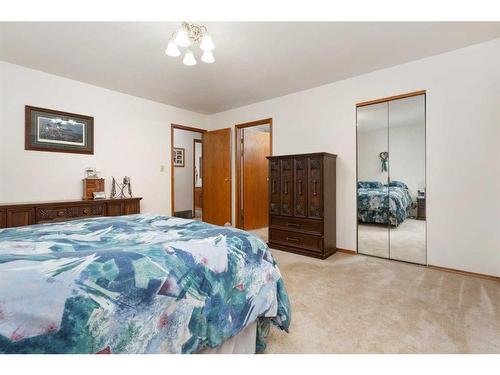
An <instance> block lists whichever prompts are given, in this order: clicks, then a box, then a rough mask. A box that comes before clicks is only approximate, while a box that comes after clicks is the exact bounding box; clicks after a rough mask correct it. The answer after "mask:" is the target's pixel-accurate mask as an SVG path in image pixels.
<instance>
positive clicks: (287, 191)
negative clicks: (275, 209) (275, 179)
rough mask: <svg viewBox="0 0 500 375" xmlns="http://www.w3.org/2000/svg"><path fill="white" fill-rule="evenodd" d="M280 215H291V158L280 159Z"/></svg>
mask: <svg viewBox="0 0 500 375" xmlns="http://www.w3.org/2000/svg"><path fill="white" fill-rule="evenodd" d="M280 175H281V215H284V216H292V215H293V169H292V158H283V159H281V170H280Z"/></svg>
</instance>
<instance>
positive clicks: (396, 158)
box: [357, 93, 427, 264]
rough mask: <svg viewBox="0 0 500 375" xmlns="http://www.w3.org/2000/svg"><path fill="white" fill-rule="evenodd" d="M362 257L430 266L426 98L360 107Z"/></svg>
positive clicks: (358, 128)
mask: <svg viewBox="0 0 500 375" xmlns="http://www.w3.org/2000/svg"><path fill="white" fill-rule="evenodd" d="M357 177H358V180H357V219H358V252H359V253H362V254H366V255H373V256H378V257H383V258H390V259H397V260H402V261H406V262H412V263H419V264H426V263H427V251H426V232H425V231H426V223H425V219H426V212H425V210H426V204H425V201H426V196H425V94H423V93H422V94H419V95H411V94H410V95H407V96H403V97H397V98H394V99H392V100H381V101H379V102H374V103H371V104H370V103H368V104H359V105H358V107H357Z"/></svg>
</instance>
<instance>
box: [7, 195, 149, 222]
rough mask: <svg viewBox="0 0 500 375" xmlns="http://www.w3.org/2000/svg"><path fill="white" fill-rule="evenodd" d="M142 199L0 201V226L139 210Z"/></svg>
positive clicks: (110, 214)
mask: <svg viewBox="0 0 500 375" xmlns="http://www.w3.org/2000/svg"><path fill="white" fill-rule="evenodd" d="M141 199H142V198H139V197H138V198H123V199H99V200H74V201H53V202H31V203H5V204H1V203H0V228H10V227H19V226H23V225H31V224H42V223H51V222H57V221H68V220H75V219H83V218H87V217H96V216H120V215H130V214H138V213H140V212H141V206H140V203H141Z"/></svg>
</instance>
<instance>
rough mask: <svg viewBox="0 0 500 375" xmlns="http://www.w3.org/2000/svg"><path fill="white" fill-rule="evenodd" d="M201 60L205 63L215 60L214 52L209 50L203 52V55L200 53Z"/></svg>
mask: <svg viewBox="0 0 500 375" xmlns="http://www.w3.org/2000/svg"><path fill="white" fill-rule="evenodd" d="M201 61H203V62H204V63H207V64H211V63H213V62H215V58H214V54H213V53H212V52H210V51H205V52H203V55H201Z"/></svg>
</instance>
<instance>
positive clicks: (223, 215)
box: [202, 129, 231, 225]
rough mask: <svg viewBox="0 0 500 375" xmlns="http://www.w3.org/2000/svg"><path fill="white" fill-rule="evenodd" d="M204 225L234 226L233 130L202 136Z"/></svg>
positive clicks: (217, 131) (212, 132)
mask: <svg viewBox="0 0 500 375" xmlns="http://www.w3.org/2000/svg"><path fill="white" fill-rule="evenodd" d="M202 155H203V221H205V222H207V223H211V224H216V225H224V224H225V223H231V129H220V130H214V131H211V132H205V133H203V151H202Z"/></svg>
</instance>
